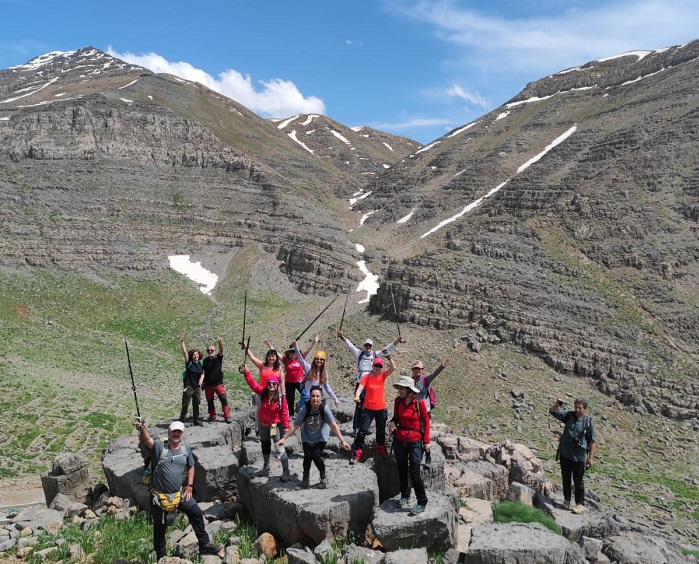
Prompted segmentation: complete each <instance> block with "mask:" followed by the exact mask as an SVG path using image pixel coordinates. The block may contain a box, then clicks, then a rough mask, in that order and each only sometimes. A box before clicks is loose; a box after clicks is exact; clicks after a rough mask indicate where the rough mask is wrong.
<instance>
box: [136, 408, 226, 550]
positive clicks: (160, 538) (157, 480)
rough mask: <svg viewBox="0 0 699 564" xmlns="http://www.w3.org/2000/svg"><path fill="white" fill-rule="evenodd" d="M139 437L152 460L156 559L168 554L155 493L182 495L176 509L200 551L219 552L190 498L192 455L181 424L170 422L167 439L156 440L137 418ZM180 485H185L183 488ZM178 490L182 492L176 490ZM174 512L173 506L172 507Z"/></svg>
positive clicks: (164, 524) (163, 518)
mask: <svg viewBox="0 0 699 564" xmlns="http://www.w3.org/2000/svg"><path fill="white" fill-rule="evenodd" d="M136 429H138V433H139V437H140V440H141V442H142V444H143V446H145V447H146V448H147V449H148V450H149V452H150V456H151V460H155V461H156V462H155V468H154V469H153V477H152V479H151V490H152V492H153V499H151V507H150V510H151V519H152V521H153V549H154V550H155V554H156V557H157V560H160V559H161V558H164V557H165V556H167V541H166V539H165V532H166V530H167V519H166V513H167V512H168V510H167V509H163V508H161V507H160V506H159V505H158V504H157V503H156V500H157V499H158V498H157V496H156V495H155V492H161V493H166V494H170V495H171V496H174V495H175V494H178V495H181V498H180V502H179V504H177V507H176V509H177V510H179V511H182V513H184V514H185V515H186V516H187V518H188V519H189V522H190V524H191V525H192V529H193V530H194V534H195V535H196V537H197V540H198V541H199V554H202V555H203V554H220V553H222V551H223V547H222V546H221V545H218V544H215V543H213V542H211V538H210V537H209V533H207V532H206V525H205V524H204V514H203V513H202V511H201V508H200V507H199V505H198V504H197V502H196V500H195V499H194V498H193V497H192V492H193V489H194V456H193V455H192V449H191V448H190V447H189V446H188V445H187V444H185V442H184V423H182V421H177V420H176V421H173V422H172V423H170V426H169V427H168V430H167V441H161V440H160V439H158V440H157V441H156V440H155V439H153V437H152V436H151V434H150V433H149V432H148V427H147V426H146V422H145V420H143V419H140V418H139V419H138V420H137V421H136ZM182 484H185V486H184V488H183V487H182ZM178 492H181V493H178ZM171 511H173V512H174V509H173V510H171Z"/></svg>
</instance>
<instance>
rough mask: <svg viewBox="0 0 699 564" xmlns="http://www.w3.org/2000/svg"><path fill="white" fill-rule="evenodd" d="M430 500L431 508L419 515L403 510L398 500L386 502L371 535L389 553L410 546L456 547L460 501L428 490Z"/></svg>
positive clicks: (373, 521) (379, 509) (372, 527)
mask: <svg viewBox="0 0 699 564" xmlns="http://www.w3.org/2000/svg"><path fill="white" fill-rule="evenodd" d="M427 497H428V500H429V501H428V503H427V509H425V511H424V513H421V514H420V515H415V516H411V515H410V514H409V510H408V509H407V508H405V509H404V508H401V507H399V506H398V504H397V503H396V500H395V499H389V500H386V501H384V502H383V503H382V504H381V505H380V506H379V507H378V508H377V510H376V513H375V515H374V518H373V520H372V522H371V530H372V533H373V534H372V535H371V536H372V537H373V538H375V539H376V540H378V541H379V542H380V543H381V546H382V547H383V548H384V549H385V550H388V551H392V550H399V549H401V548H406V547H413V548H418V547H424V548H426V549H427V550H428V551H429V550H432V549H437V550H446V549H448V548H450V547H452V546H455V545H456V541H457V518H458V515H459V498H458V497H457V496H456V495H455V494H451V495H447V494H444V493H440V492H434V491H428V492H427ZM372 540H373V539H372Z"/></svg>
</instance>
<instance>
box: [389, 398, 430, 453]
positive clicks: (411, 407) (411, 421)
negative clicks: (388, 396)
mask: <svg viewBox="0 0 699 564" xmlns="http://www.w3.org/2000/svg"><path fill="white" fill-rule="evenodd" d="M419 401H420V406H419V408H418V405H417V402H418V399H417V398H413V399H412V400H411V401H410V403H408V404H407V405H406V404H405V401H403V400H402V399H401V398H396V401H395V403H394V404H393V419H392V421H393V422H394V423H395V424H396V440H398V441H401V442H406V443H415V442H418V441H420V440H422V441H423V442H425V443H429V442H430V418H429V416H428V415H427V408H426V407H425V402H424V401H422V400H419ZM421 429H422V433H421V432H420V430H421Z"/></svg>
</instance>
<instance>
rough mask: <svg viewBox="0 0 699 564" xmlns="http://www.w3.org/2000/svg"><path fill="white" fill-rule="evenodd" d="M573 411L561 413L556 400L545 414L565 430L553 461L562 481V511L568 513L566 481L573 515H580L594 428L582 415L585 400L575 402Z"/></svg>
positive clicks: (591, 460) (591, 458) (592, 452)
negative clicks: (558, 465) (573, 492)
mask: <svg viewBox="0 0 699 564" xmlns="http://www.w3.org/2000/svg"><path fill="white" fill-rule="evenodd" d="M573 406H574V409H565V407H563V400H562V399H560V398H559V399H557V400H556V402H555V403H554V404H553V405H552V406H551V407H550V408H549V413H550V414H551V415H553V416H554V417H555V418H556V419H558V420H559V421H561V422H562V423H563V424H564V425H565V427H564V428H563V434H562V435H561V438H560V440H559V443H558V452H557V453H556V457H557V458H560V463H561V476H562V480H563V499H564V501H563V507H564V508H565V509H571V503H570V501H571V488H570V479H571V476H572V478H573V484H574V486H575V506H573V508H572V511H573V513H576V514H580V513H583V512H584V511H585V510H586V507H585V482H584V480H583V478H584V475H585V470H587V469H588V468H589V467H590V466H592V465H593V464H594V462H595V426H594V424H593V423H592V418H591V417H590V416H589V415H587V414H586V411H587V400H585V399H582V398H577V399H576V400H575V402H574V404H573Z"/></svg>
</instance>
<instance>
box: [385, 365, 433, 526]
mask: <svg viewBox="0 0 699 564" xmlns="http://www.w3.org/2000/svg"><path fill="white" fill-rule="evenodd" d="M393 387H394V388H396V389H397V390H398V397H397V398H396V400H395V402H394V404H393V417H392V418H391V422H390V423H389V424H388V432H389V433H390V434H393V433H394V432H395V436H394V437H393V450H394V451H395V453H396V463H397V464H398V478H399V480H400V499H399V500H398V505H399V506H400V507H401V508H404V507H407V506H408V505H409V504H410V484H411V483H412V485H413V489H414V490H415V497H416V498H417V504H416V505H415V506H414V507H413V508H412V509H411V510H410V515H419V514H420V513H422V512H423V511H425V506H426V505H427V494H426V493H425V484H424V482H423V481H422V475H421V474H420V464H421V462H422V451H423V448H424V450H425V452H426V453H428V454H429V452H430V418H429V415H428V412H427V405H426V404H427V402H425V401H424V400H421V399H420V398H419V393H420V390H418V388H417V386H416V385H415V383H414V382H413V379H412V378H411V377H410V376H401V377H400V378H399V379H398V382H396V383H395V384H393ZM408 470H410V481H408Z"/></svg>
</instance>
